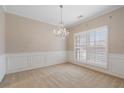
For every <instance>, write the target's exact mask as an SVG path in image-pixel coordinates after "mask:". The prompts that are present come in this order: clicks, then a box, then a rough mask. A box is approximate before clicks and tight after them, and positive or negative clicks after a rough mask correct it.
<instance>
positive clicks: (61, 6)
mask: <svg viewBox="0 0 124 93" xmlns="http://www.w3.org/2000/svg"><path fill="white" fill-rule="evenodd" d="M62 8H63V5H60V9H61V24H62V23H63V22H62Z"/></svg>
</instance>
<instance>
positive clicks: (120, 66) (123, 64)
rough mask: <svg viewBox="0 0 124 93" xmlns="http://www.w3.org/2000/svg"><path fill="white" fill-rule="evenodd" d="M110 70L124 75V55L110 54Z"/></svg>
mask: <svg viewBox="0 0 124 93" xmlns="http://www.w3.org/2000/svg"><path fill="white" fill-rule="evenodd" d="M109 70H110V71H111V72H114V73H117V74H122V75H124V54H109Z"/></svg>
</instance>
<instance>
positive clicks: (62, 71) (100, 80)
mask: <svg viewBox="0 0 124 93" xmlns="http://www.w3.org/2000/svg"><path fill="white" fill-rule="evenodd" d="M0 87H11V88H15V87H16V88H17V87H18V88H29V87H30V88H35V87H37V88H42V87H44V88H59V87H60V88H76V87H78V88H86V87H105V88H106V87H115V88H116V87H124V80H123V79H119V78H116V77H113V76H109V75H106V74H103V73H100V72H96V71H93V70H90V69H87V68H83V67H80V66H77V65H74V64H71V63H63V64H59V65H54V66H50V67H44V68H40V69H34V70H30V71H24V72H19V73H14V74H9V75H6V76H5V78H4V80H3V81H2V83H1V84H0Z"/></svg>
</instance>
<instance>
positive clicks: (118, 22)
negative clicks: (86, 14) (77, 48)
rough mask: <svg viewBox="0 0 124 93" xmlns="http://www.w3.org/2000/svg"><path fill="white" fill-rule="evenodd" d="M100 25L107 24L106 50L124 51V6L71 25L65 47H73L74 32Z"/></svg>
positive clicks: (69, 48)
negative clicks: (73, 25) (76, 24)
mask: <svg viewBox="0 0 124 93" xmlns="http://www.w3.org/2000/svg"><path fill="white" fill-rule="evenodd" d="M102 25H108V29H109V31H108V51H109V53H120V54H121V53H124V8H123V7H122V8H120V9H118V10H115V11H113V12H111V13H108V14H105V15H103V16H100V17H97V18H95V19H93V20H90V21H88V22H85V23H82V24H80V25H78V26H76V27H73V28H72V30H71V32H70V35H69V38H68V43H67V49H68V50H70V51H72V50H73V48H74V33H76V32H81V31H86V30H88V29H92V28H96V27H99V26H102Z"/></svg>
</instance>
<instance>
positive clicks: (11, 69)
mask: <svg viewBox="0 0 124 93" xmlns="http://www.w3.org/2000/svg"><path fill="white" fill-rule="evenodd" d="M6 62H7V74H8V73H15V72H20V71H25V70H30V69H35V68H40V67H45V66H50V65H54V64H60V63H64V62H67V52H66V51H57V52H40V53H14V54H7V55H6Z"/></svg>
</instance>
